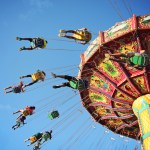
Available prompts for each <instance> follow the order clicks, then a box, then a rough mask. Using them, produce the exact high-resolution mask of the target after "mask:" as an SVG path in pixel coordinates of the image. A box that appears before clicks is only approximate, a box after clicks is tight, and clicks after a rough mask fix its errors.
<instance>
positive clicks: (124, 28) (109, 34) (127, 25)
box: [104, 19, 131, 42]
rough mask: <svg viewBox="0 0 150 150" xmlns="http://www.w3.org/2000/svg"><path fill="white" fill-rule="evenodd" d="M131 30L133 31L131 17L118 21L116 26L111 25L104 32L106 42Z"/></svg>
mask: <svg viewBox="0 0 150 150" xmlns="http://www.w3.org/2000/svg"><path fill="white" fill-rule="evenodd" d="M130 31H131V19H129V20H127V21H123V22H120V23H117V24H116V25H115V26H113V27H111V28H110V29H109V30H107V31H105V32H104V39H105V42H108V41H110V40H112V39H115V38H117V37H119V36H121V35H123V34H126V33H128V32H130Z"/></svg>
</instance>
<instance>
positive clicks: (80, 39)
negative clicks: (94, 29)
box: [58, 28, 92, 44]
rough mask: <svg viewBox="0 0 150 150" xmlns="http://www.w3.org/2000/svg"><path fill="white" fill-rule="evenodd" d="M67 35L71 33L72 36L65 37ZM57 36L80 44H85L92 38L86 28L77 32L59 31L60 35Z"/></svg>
mask: <svg viewBox="0 0 150 150" xmlns="http://www.w3.org/2000/svg"><path fill="white" fill-rule="evenodd" d="M67 33H72V35H66V34H67ZM58 36H61V37H66V38H69V39H74V40H75V41H77V43H80V44H87V43H88V42H89V41H90V40H91V38H92V34H91V33H90V32H89V31H88V30H87V28H81V29H77V30H60V34H58Z"/></svg>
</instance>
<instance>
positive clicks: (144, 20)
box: [138, 14, 150, 29]
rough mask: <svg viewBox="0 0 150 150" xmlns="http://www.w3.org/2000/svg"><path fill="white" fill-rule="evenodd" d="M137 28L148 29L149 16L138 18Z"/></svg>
mask: <svg viewBox="0 0 150 150" xmlns="http://www.w3.org/2000/svg"><path fill="white" fill-rule="evenodd" d="M138 22H139V28H141V29H147V28H150V14H148V15H145V16H140V17H138Z"/></svg>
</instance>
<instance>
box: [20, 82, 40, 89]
mask: <svg viewBox="0 0 150 150" xmlns="http://www.w3.org/2000/svg"><path fill="white" fill-rule="evenodd" d="M36 82H38V80H35V81H33V82H31V83H29V84H26V85H24V86H23V87H24V88H25V87H27V86H30V85H33V84H35V83H36Z"/></svg>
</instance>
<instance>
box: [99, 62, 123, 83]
mask: <svg viewBox="0 0 150 150" xmlns="http://www.w3.org/2000/svg"><path fill="white" fill-rule="evenodd" d="M98 69H99V70H100V71H101V72H102V73H103V74H104V75H106V77H108V78H111V80H112V81H113V82H114V83H116V84H117V83H118V82H120V81H121V80H123V79H124V78H125V75H124V73H123V72H122V70H121V69H120V68H119V65H118V64H117V63H115V62H112V61H109V60H108V61H107V62H105V63H101V64H99V66H98Z"/></svg>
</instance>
